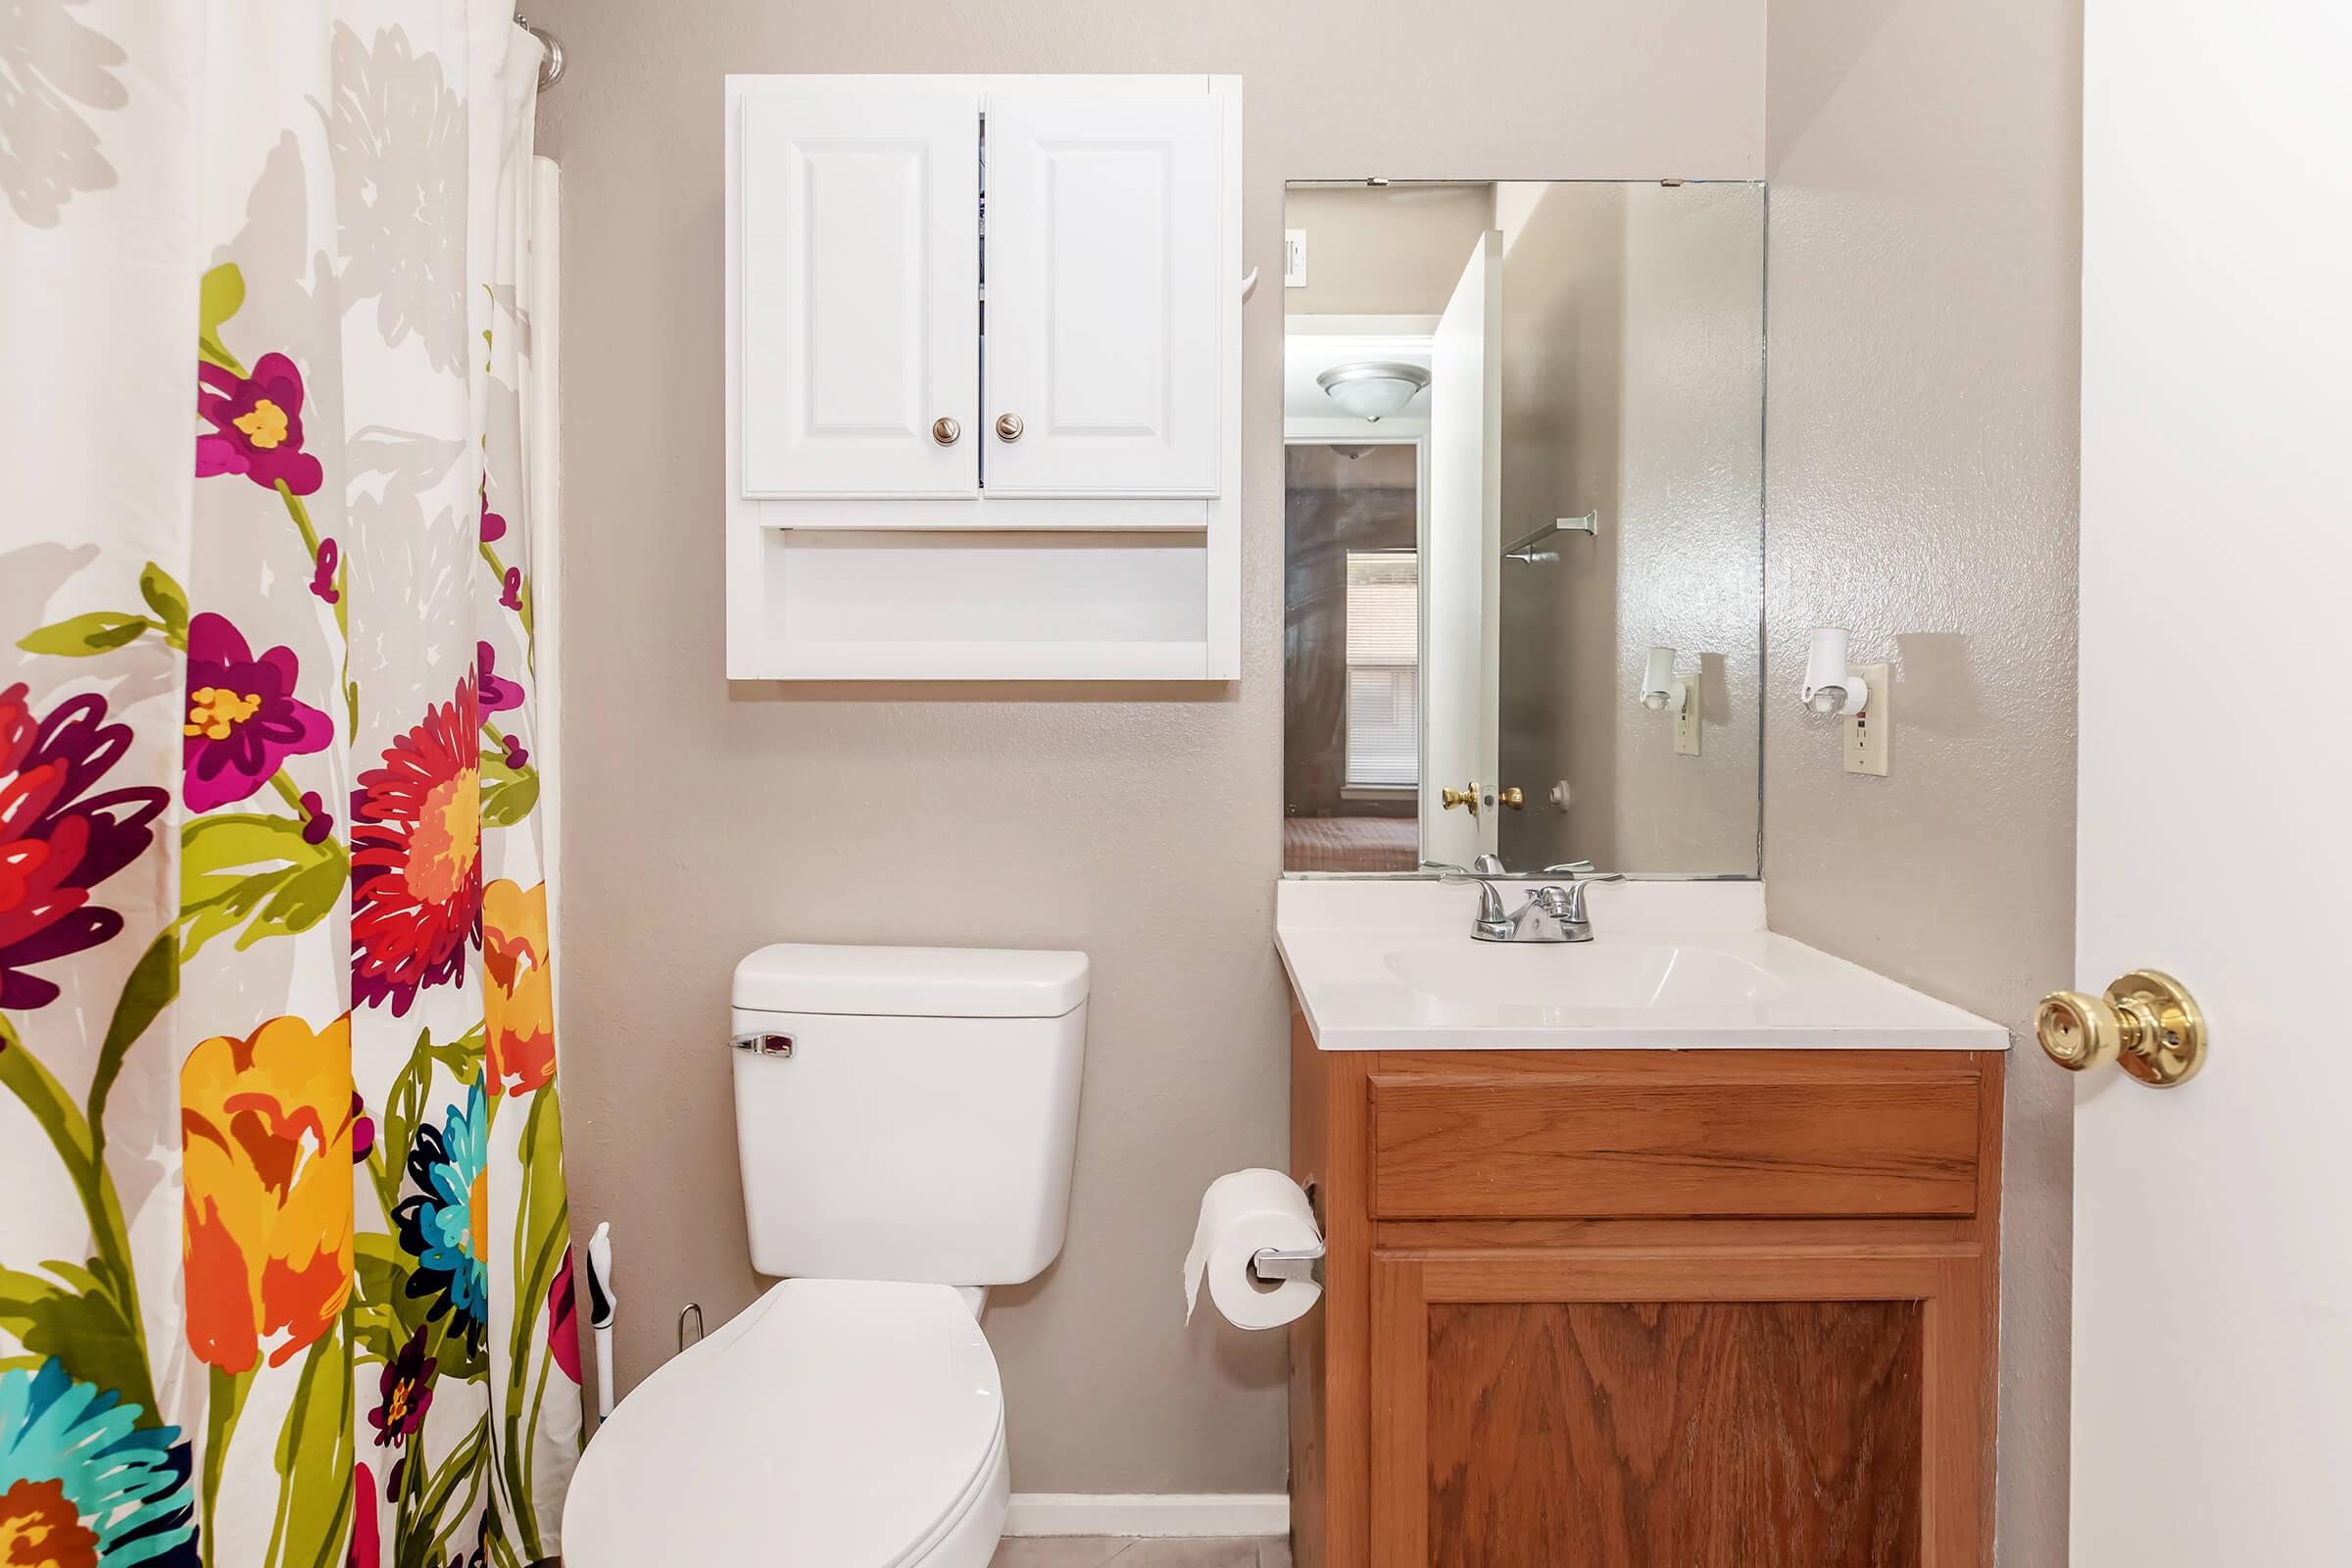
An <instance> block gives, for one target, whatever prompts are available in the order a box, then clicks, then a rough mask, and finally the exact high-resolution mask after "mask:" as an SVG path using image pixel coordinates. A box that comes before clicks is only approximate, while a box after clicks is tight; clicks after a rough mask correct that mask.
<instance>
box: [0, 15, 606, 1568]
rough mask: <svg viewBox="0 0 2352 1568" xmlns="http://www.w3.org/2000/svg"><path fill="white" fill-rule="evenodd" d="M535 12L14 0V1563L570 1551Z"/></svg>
mask: <svg viewBox="0 0 2352 1568" xmlns="http://www.w3.org/2000/svg"><path fill="white" fill-rule="evenodd" d="M538 59H539V49H538V45H537V44H536V43H535V42H534V41H532V40H531V39H530V37H529V36H528V35H527V34H526V33H524V32H522V31H521V30H520V29H518V28H516V27H515V26H514V25H513V24H512V21H511V19H510V15H509V13H508V11H507V10H506V9H505V8H504V7H503V6H502V5H500V4H493V3H485V0H407V3H401V0H308V3H302V4H297V3H294V0H274V3H271V4H268V5H263V4H257V3H247V4H231V3H228V0H210V3H209V4H208V3H201V0H175V3H173V4H171V5H161V4H155V3H153V0H11V3H9V4H7V5H5V6H0V201H4V203H5V205H4V206H0V1564H5V1565H7V1568H128V1565H131V1564H141V1563H160V1564H171V1565H182V1564H187V1565H196V1564H202V1565H211V1568H265V1565H266V1568H280V1565H285V1568H292V1565H302V1568H326V1565H331V1564H340V1563H346V1562H348V1563H352V1564H365V1565H376V1564H399V1565H402V1568H448V1565H450V1564H462V1563H475V1564H493V1565H519V1564H523V1563H528V1562H532V1561H536V1560H538V1559H541V1558H544V1557H548V1556H552V1555H554V1554H555V1553H556V1551H557V1550H558V1547H559V1543H558V1540H557V1528H558V1523H559V1518H560V1513H561V1505H562V1500H563V1495H564V1486H565V1483H566V1482H567V1480H568V1478H569V1475H570V1470H571V1465H572V1461H573V1458H574V1457H575V1455H576V1452H577V1448H578V1443H579V1435H580V1414H581V1412H580V1400H579V1391H578V1379H579V1350H578V1340H577V1336H576V1333H575V1329H574V1324H573V1313H572V1295H571V1270H570V1250H569V1246H568V1231H567V1225H566V1215H565V1208H564V1171H563V1132H562V1122H561V1118H560V1115H559V1111H558V1106H557V1100H556V1088H555V1077H556V1053H555V1035H554V1017H553V994H552V990H551V982H550V967H549V961H550V954H549V951H548V941H547V905H546V888H545V877H544V871H543V860H542V851H541V845H540V840H539V835H538V829H537V824H536V821H535V815H534V810H535V807H536V805H537V801H538V794H539V775H538V773H537V770H536V764H535V763H534V761H533V760H532V755H531V754H532V750H533V746H534V743H535V711H536V708H537V703H536V694H537V676H536V674H535V672H534V668H533V660H532V642H531V627H532V613H533V611H532V597H531V561H530V559H529V549H528V530H527V528H526V527H525V526H524V522H525V520H526V519H525V518H524V516H523V511H524V498H525V497H526V495H527V494H528V479H529V477H530V475H529V472H528V465H529V464H530V462H531V454H532V451H533V448H534V436H535V432H534V431H533V430H532V429H529V428H526V424H527V421H528V420H529V418H530V417H531V416H530V410H529V405H528V401H527V400H526V399H525V398H523V397H522V396H521V395H520V394H521V391H522V389H523V388H524V386H525V384H526V381H527V378H528V377H529V375H530V373H531V371H530V364H531V358H530V323H531V295H530V287H529V278H530V265H529V264H530V243H531V234H530V224H529V218H530V213H531V200H530V181H529V178H528V171H529V161H530V155H531V123H532V122H531V117H532V113H533V100H534V93H533V88H534V85H535V77H536V72H537V66H538ZM551 242H552V236H551Z"/></svg>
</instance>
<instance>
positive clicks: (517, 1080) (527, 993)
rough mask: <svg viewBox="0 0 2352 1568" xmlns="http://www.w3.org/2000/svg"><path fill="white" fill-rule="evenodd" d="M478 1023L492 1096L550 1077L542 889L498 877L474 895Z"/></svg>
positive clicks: (551, 1017)
mask: <svg viewBox="0 0 2352 1568" xmlns="http://www.w3.org/2000/svg"><path fill="white" fill-rule="evenodd" d="M482 972H483V975H484V977H485V978H484V981H483V985H482V1024H483V1032H484V1035H485V1037H486V1039H487V1052H488V1056H489V1061H488V1064H487V1065H486V1066H485V1068H484V1069H483V1076H484V1078H485V1079H486V1080H487V1083H488V1086H489V1091H490V1093H491V1094H493V1095H510V1094H524V1093H527V1092H529V1091H530V1090H533V1089H539V1088H542V1087H544V1086H545V1085H546V1084H548V1083H549V1082H550V1081H552V1080H553V1079H554V1078H555V1076H556V1015H555V995H554V986H553V982H552V977H551V976H550V975H549V973H548V967H547V884H546V883H544V882H540V883H536V884H534V885H533V886H531V887H528V888H525V887H523V886H522V885H521V884H520V883H518V882H514V881H510V880H508V879H507V878H505V877H501V878H500V879H499V880H497V881H495V882H493V883H491V884H490V885H489V886H487V887H485V888H483V889H482Z"/></svg>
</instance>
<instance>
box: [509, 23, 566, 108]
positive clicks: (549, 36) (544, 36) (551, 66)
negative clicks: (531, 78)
mask: <svg viewBox="0 0 2352 1568" xmlns="http://www.w3.org/2000/svg"><path fill="white" fill-rule="evenodd" d="M515 25H516V26H517V27H520V28H521V29H522V30H523V31H525V32H527V33H529V34H530V35H531V36H532V37H534V38H536V39H538V40H539V42H540V44H541V45H542V46H543V47H544V48H545V49H546V50H547V57H546V58H545V59H543V60H541V61H540V62H539V90H540V91H541V92H545V91H547V89H548V88H550V87H553V86H554V85H555V84H556V83H557V82H559V81H562V80H563V79H564V46H563V45H562V44H561V43H559V42H557V41H556V35H555V34H554V33H552V32H550V31H548V30H547V29H546V28H545V27H534V26H532V25H531V19H530V18H528V17H526V16H524V15H523V14H522V13H521V12H519V11H517V12H515Z"/></svg>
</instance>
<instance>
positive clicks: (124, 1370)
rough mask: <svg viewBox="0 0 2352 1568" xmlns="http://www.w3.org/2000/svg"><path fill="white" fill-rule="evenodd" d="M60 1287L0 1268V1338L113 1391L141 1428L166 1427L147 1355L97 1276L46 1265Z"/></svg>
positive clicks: (64, 1266) (87, 1271)
mask: <svg viewBox="0 0 2352 1568" xmlns="http://www.w3.org/2000/svg"><path fill="white" fill-rule="evenodd" d="M43 1266H44V1267H46V1268H47V1269H48V1270H49V1271H50V1272H51V1273H52V1274H55V1275H57V1276H59V1278H58V1279H56V1280H46V1279H43V1278H41V1277H40V1276H39V1275H37V1274H27V1273H25V1272H23V1271H21V1270H18V1269H9V1268H0V1331H5V1332H6V1333H8V1334H9V1335H10V1336H11V1337H13V1338H14V1339H15V1340H16V1341H17V1342H18V1343H19V1344H21V1345H22V1346H24V1347H25V1349H27V1350H29V1351H31V1352H32V1353H33V1355H34V1356H35V1357H44V1356H53V1357H55V1358H56V1360H57V1362H58V1364H59V1365H61V1366H63V1367H64V1368H65V1369H66V1373H67V1375H68V1376H70V1377H73V1378H74V1379H75V1380H77V1381H79V1382H82V1383H87V1384H89V1385H90V1386H92V1387H93V1388H100V1389H108V1390H111V1391H113V1392H114V1393H116V1394H120V1395H121V1396H122V1397H123V1402H124V1403H125V1404H132V1405H136V1406H138V1414H137V1416H136V1417H135V1419H136V1420H137V1422H138V1424H139V1425H140V1426H142V1427H153V1426H160V1425H162V1418H161V1417H160V1416H159V1415H158V1414H157V1413H156V1408H155V1389H154V1386H153V1384H152V1383H150V1382H149V1380H148V1376H147V1351H146V1348H145V1347H144V1346H142V1345H141V1344H140V1342H139V1336H138V1334H137V1332H136V1331H135V1330H134V1329H133V1328H132V1327H131V1324H130V1322H129V1320H128V1318H127V1317H126V1315H125V1314H124V1312H123V1307H122V1305H121V1303H119V1302H117V1301H116V1300H115V1299H114V1297H113V1296H112V1295H110V1294H109V1293H108V1292H107V1290H106V1288H105V1286H104V1285H103V1284H101V1283H100V1281H99V1279H98V1277H97V1274H96V1267H97V1265H96V1263H95V1261H94V1260H93V1262H92V1265H91V1267H90V1268H88V1269H80V1268H75V1267H74V1266H73V1265H72V1264H71V1263H48V1264H44V1265H43Z"/></svg>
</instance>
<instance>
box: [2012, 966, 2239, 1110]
mask: <svg viewBox="0 0 2352 1568" xmlns="http://www.w3.org/2000/svg"><path fill="white" fill-rule="evenodd" d="M2034 1038H2035V1039H2037V1040H2039V1041H2040V1042H2041V1049H2042V1050H2043V1051H2044V1052H2046V1053H2048V1054H2049V1058H2050V1059H2051V1060H2052V1061H2054V1062H2056V1063H2057V1064H2058V1065H2059V1066H2061V1067H2064V1068H2066V1069H2067V1070H2068V1071H2069V1072H2083V1071H2086V1070H2088V1069H2089V1068H2092V1067H2099V1066H2104V1065H2105V1064H2106V1063H2108V1062H2111V1061H2112V1062H2115V1063H2117V1064H2119V1065H2120V1066H2122V1068H2123V1069H2124V1071H2126V1072H2128V1073H2130V1074H2131V1076H2132V1077H2134V1078H2136V1079H2138V1080H2139V1081H2140V1082H2141V1083H2143V1084H2146V1085H2148V1086H2149V1087H2150V1088H2152V1089H2170V1088H2172V1087H2173V1086H2175V1085H2176V1084H2184V1083H2186V1082H2188V1081H2189V1080H2190V1079H2191V1078H2194V1077H2195V1076H2196V1075H2197V1069H2198V1068H2200V1067H2202V1066H2204V1065H2205V1047H2206V1044H2207V1039H2208V1035H2207V1031H2206V1027H2205V1013H2204V1011H2203V1009H2202V1008H2200V1007H2198V1005H2197V1000H2196V998H2194V997H2192V996H2190V995H2189V994H2188V988H2187V987H2185V986H2183V985H2181V984H2180V981H2178V980H2176V979H2174V978H2173V977H2172V976H2171V975H2169V974H2165V973H2164V972H2162V971H2161V970H2157V969H2134V970H2132V971H2131V973H2130V974H2128V975H2125V976H2124V977H2123V978H2122V979H2120V980H2118V981H2116V983H2115V984H2113V985H2111V986H2109V987H2108V988H2107V991H2106V994H2105V995H2104V996H2097V997H2093V996H2088V995H2085V994H2084V993H2082V992H2080V991H2053V992H2051V993H2050V994H2049V995H2048V996H2046V997H2044V998H2042V999H2041V1005H2040V1006H2038V1007H2036V1008H2034Z"/></svg>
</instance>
